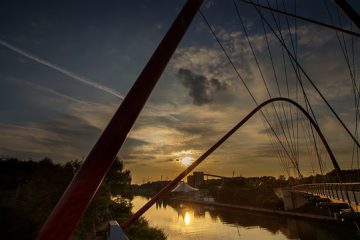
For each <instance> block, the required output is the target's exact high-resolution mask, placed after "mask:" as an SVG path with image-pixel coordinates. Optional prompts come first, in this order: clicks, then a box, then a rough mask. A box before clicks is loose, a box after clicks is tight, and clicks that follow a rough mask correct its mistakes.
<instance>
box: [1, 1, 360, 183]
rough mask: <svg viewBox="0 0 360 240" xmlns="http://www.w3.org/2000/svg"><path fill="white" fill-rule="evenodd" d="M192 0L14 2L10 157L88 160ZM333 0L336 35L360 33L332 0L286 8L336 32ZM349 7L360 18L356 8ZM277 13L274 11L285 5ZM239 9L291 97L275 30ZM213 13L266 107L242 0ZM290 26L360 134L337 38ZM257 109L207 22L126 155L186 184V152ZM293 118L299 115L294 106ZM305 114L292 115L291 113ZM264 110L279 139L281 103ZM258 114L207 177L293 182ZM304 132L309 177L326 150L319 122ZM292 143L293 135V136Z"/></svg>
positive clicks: (342, 158)
mask: <svg viewBox="0 0 360 240" xmlns="http://www.w3.org/2000/svg"><path fill="white" fill-rule="evenodd" d="M184 2H185V1H183V0H176V1H175V0H174V1H150V0H148V1H145V0H144V1H107V2H106V3H104V2H100V1H98V2H97V1H76V2H72V1H61V2H58V3H49V2H46V1H45V2H40V1H39V2H29V1H3V2H2V4H1V8H0V102H1V104H0V155H1V156H3V157H9V156H17V157H19V158H22V159H27V158H33V159H41V158H43V157H45V156H47V157H50V158H52V159H53V160H54V161H55V162H66V161H69V160H73V159H79V160H81V159H83V158H85V157H86V155H87V153H88V152H89V151H90V149H91V147H92V146H93V145H94V143H95V142H96V139H97V138H98V137H99V135H100V134H101V131H102V129H104V127H105V126H106V124H107V122H108V121H109V119H110V117H111V115H112V114H113V113H114V111H115V109H116V108H117V106H119V104H120V103H121V101H122V99H123V96H125V95H126V93H127V92H128V90H129V88H130V87H131V85H132V84H133V83H134V81H135V80H136V78H137V76H138V75H139V73H140V72H141V70H142V68H143V67H144V65H145V64H146V62H147V60H148V59H149V57H150V56H151V54H152V52H153V51H154V49H155V48H156V46H157V45H158V44H159V42H160V40H161V39H162V37H163V36H164V34H165V33H166V31H167V29H168V28H169V26H170V24H171V22H172V21H173V20H174V18H175V16H176V14H177V13H178V12H179V10H180V9H181V7H182V6H183V4H184ZM260 2H261V3H262V4H267V2H266V1H260ZM324 2H326V3H327V4H328V6H329V8H330V11H331V13H332V16H333V17H334V19H335V24H336V25H337V26H341V27H343V28H346V29H351V28H352V29H353V30H354V31H358V32H360V30H359V29H356V27H354V26H351V24H350V21H349V20H348V19H347V17H346V16H344V14H343V13H342V12H339V16H340V18H338V15H337V14H338V13H337V11H336V8H335V6H334V4H333V2H332V1H327V0H325V1H315V2H314V1H295V0H291V1H286V3H285V5H286V9H287V10H288V11H291V12H294V6H295V3H296V7H297V13H298V14H299V15H302V16H306V17H310V18H312V19H316V20H319V21H323V22H327V23H330V24H331V20H330V18H329V15H328V13H327V11H326V8H325V5H324ZM349 2H350V3H351V4H352V5H353V6H354V8H355V9H357V10H359V8H360V4H359V3H358V2H357V1H349ZM270 4H271V5H272V6H276V1H270ZM278 4H282V1H278ZM238 6H239V10H240V14H241V17H242V19H243V20H244V23H245V27H246V30H247V33H248V35H249V39H250V41H251V43H252V46H253V47H254V49H255V54H256V56H257V58H258V60H259V63H260V66H261V68H262V71H263V75H264V77H265V79H266V81H267V83H268V87H269V90H270V93H271V96H273V97H274V96H279V93H278V90H277V87H276V84H275V77H274V73H273V70H272V65H271V62H270V57H269V53H268V49H267V43H266V37H267V38H268V39H267V40H268V41H269V47H270V49H271V53H272V57H273V59H274V68H275V69H276V74H277V77H278V81H279V84H280V92H281V94H283V95H287V92H286V84H285V73H284V67H283V61H284V60H283V58H282V49H281V46H280V44H279V43H278V41H277V40H276V39H275V38H274V36H273V35H272V34H271V33H270V32H269V29H268V28H266V37H265V34H264V30H263V28H262V24H261V21H260V18H259V16H258V14H257V12H256V11H255V10H254V8H252V7H250V6H248V5H246V4H243V3H238ZM202 11H203V13H204V15H205V16H206V17H207V19H208V20H209V22H210V24H211V25H212V27H213V29H214V30H215V33H216V34H217V36H218V38H219V39H220V41H221V42H222V44H223V45H224V47H225V49H226V50H227V51H228V53H229V55H230V57H231V59H232V60H233V62H234V63H235V65H236V67H237V69H238V71H239V72H240V73H241V75H242V76H243V77H244V79H245V81H246V83H247V84H248V86H249V88H250V90H251V91H252V93H253V94H254V96H255V97H256V100H257V101H258V102H261V101H264V100H266V99H268V98H269V96H268V94H267V91H266V88H265V86H264V83H263V82H262V79H261V75H260V73H259V71H258V69H257V67H256V64H255V61H254V56H253V55H252V52H251V49H250V48H249V44H248V42H247V39H246V37H245V33H244V30H243V29H242V26H241V24H240V21H239V19H238V16H237V15H236V12H235V10H234V5H233V2H232V1H205V2H204V4H203V6H202ZM264 14H265V17H266V18H267V19H268V20H269V21H270V22H271V24H273V26H275V23H274V20H273V18H272V16H271V15H270V14H268V13H267V12H265V11H264ZM275 17H277V15H275ZM338 19H340V20H341V21H339V20H338ZM289 26H290V30H289V28H288V27H287V25H286V21H285V18H282V19H281V32H282V34H283V36H284V38H285V41H286V43H287V44H288V46H289V47H291V40H290V36H292V37H294V36H295V34H294V33H295V32H296V36H297V52H298V58H299V61H300V63H301V64H302V66H303V67H304V69H305V70H306V71H307V73H308V74H309V75H310V76H311V78H312V79H313V80H314V82H315V83H316V84H317V86H318V87H319V88H320V89H321V91H322V92H323V93H324V95H325V96H326V98H327V99H328V100H329V102H330V103H331V105H332V106H333V107H334V109H335V110H336V111H337V112H338V114H339V115H340V116H341V118H342V119H343V120H344V122H345V123H346V125H347V126H348V127H349V128H350V129H351V131H352V132H353V133H354V129H355V123H356V121H355V106H354V94H353V87H352V84H351V78H350V74H349V69H348V68H347V66H346V63H345V60H344V59H345V58H344V55H343V53H342V52H341V49H340V46H339V43H338V40H337V36H336V34H335V33H334V31H332V30H328V29H326V28H323V27H319V26H314V25H313V24H309V23H305V22H302V21H297V22H296V30H295V22H294V20H293V19H290V22H289ZM289 31H290V32H291V33H292V34H291V35H290V34H289ZM339 36H340V39H341V40H342V39H344V41H345V43H346V49H347V51H348V55H349V56H350V59H351V61H352V59H354V66H355V67H354V68H352V69H351V70H352V71H353V72H354V73H355V77H354V80H355V81H356V82H357V86H359V77H358V75H359V74H360V72H359V67H358V62H359V51H360V46H359V39H356V38H351V37H350V36H348V35H342V34H340V35H339ZM352 45H353V46H354V47H353V48H352ZM352 50H354V51H352ZM352 56H354V58H352ZM285 62H286V67H287V78H288V85H289V89H290V92H289V95H290V97H291V98H293V99H296V87H297V88H299V86H298V84H296V77H295V74H294V71H293V70H292V69H291V64H290V61H289V58H285ZM302 77H303V78H304V76H302ZM304 84H305V89H306V92H307V94H308V96H309V99H310V101H311V103H312V106H313V109H314V111H315V114H316V117H317V119H318V121H319V124H320V126H321V129H322V130H323V132H324V134H325V136H326V137H327V139H328V141H329V143H330V146H331V147H332V148H333V150H334V152H335V155H336V157H337V158H338V161H339V162H340V165H341V166H343V167H344V168H351V159H352V158H353V155H352V151H353V145H352V142H351V140H350V138H349V137H348V136H347V135H346V133H345V131H343V129H341V126H340V125H339V123H338V122H337V121H336V120H335V118H334V117H333V115H332V114H331V112H330V111H329V110H328V108H327V107H326V106H325V105H324V103H323V102H322V100H321V99H320V98H319V96H318V95H317V94H316V92H315V91H314V90H313V89H312V87H311V86H310V85H309V84H308V82H306V80H305V79H304ZM301 94H302V93H301V91H300V90H299V89H298V99H299V102H300V103H301V104H302V105H303V106H305V105H304V101H303V98H302V95H301ZM280 106H281V105H277V107H280ZM254 107H255V104H254V102H253V101H252V100H251V98H250V97H249V95H248V93H247V91H246V89H245V88H244V86H243V84H242V82H241V81H240V79H239V78H238V76H237V75H236V74H235V72H234V70H233V69H232V68H231V65H230V64H229V63H228V62H227V60H226V58H225V56H224V54H223V52H222V51H221V49H220V48H219V46H218V44H217V43H216V41H215V40H214V38H213V36H212V35H211V33H210V31H209V29H208V28H207V26H206V24H205V23H204V21H203V19H202V18H201V17H200V15H199V14H198V15H197V16H196V17H195V19H194V21H193V23H192V25H191V27H190V29H189V30H188V32H187V33H186V35H185V37H184V39H183V40H182V42H181V44H180V46H179V47H178V49H177V51H176V53H175V54H174V56H173V58H172V60H171V61H170V63H169V65H168V66H167V68H166V70H165V72H164V74H163V76H162V77H161V79H160V81H159V83H158V85H157V86H156V88H155V90H154V91H153V93H152V95H151V97H150V99H149V101H148V103H147V104H146V106H145V108H144V110H143V112H142V113H141V115H140V117H139V118H138V120H137V122H136V124H135V125H134V127H133V129H132V131H131V133H130V135H129V138H128V140H127V141H126V143H125V145H124V147H123V148H122V149H121V150H120V152H119V156H120V158H121V159H123V160H124V163H125V166H126V167H127V168H129V169H130V170H131V171H132V175H133V178H134V180H135V182H141V181H142V180H143V178H146V179H147V178H148V177H149V178H150V179H151V180H156V179H160V176H163V178H164V179H165V178H171V177H174V176H175V175H176V174H177V173H179V172H180V171H181V170H182V169H184V166H183V165H182V164H181V163H180V162H181V161H180V160H181V159H182V158H183V157H191V158H196V157H198V156H199V155H200V154H201V153H203V152H204V151H205V150H206V149H207V148H208V147H210V146H211V145H212V144H213V143H214V142H215V141H216V140H217V139H218V138H220V137H221V136H222V135H223V134H224V133H225V132H226V131H227V130H228V129H229V128H230V127H232V126H233V125H235V124H236V123H237V121H239V120H240V119H241V118H242V117H244V116H245V115H246V114H247V113H248V112H249V111H250V110H252V109H253V108H254ZM286 111H288V112H287V113H288V114H289V113H290V110H289V109H288V108H287V110H286ZM295 112H296V111H295V109H293V111H292V113H293V114H295ZM266 114H269V115H268V116H269V118H270V119H271V122H272V123H273V125H274V126H275V128H276V129H277V131H280V130H279V124H278V123H277V122H276V121H275V119H274V111H273V109H272V108H271V107H269V108H267V109H266ZM259 116H260V115H257V117H255V118H253V120H252V121H251V122H249V123H248V124H246V125H245V127H244V128H242V129H241V130H239V131H238V133H236V135H235V136H234V137H232V138H231V140H229V141H228V142H227V143H226V144H225V145H224V146H222V147H221V148H220V149H219V150H218V151H216V152H215V153H214V155H212V156H211V157H210V158H209V159H208V160H206V162H204V163H203V164H202V165H201V166H200V167H199V170H203V171H206V172H209V173H213V174H223V175H231V174H232V172H233V171H235V174H236V175H240V174H241V175H245V176H252V175H275V176H277V175H279V174H285V172H284V171H282V167H281V164H280V163H279V154H280V156H281V154H282V155H284V153H283V151H282V152H281V151H280V152H279V151H278V150H279V149H280V150H281V148H279V146H280V145H279V144H278V143H276V141H274V138H270V137H269V136H268V133H269V127H268V126H267V125H266V124H264V122H263V120H262V118H261V117H259ZM294 116H295V115H294ZM292 126H293V125H292ZM298 126H300V129H301V130H300V132H299V133H298V135H299V136H298V142H299V144H298V146H299V148H298V149H299V156H300V159H299V162H300V165H301V170H303V172H304V174H310V173H314V172H319V169H318V167H317V164H316V159H315V158H316V157H314V148H313V147H311V146H310V144H309V141H311V139H310V138H309V136H310V135H308V133H307V131H308V130H306V129H308V127H306V126H307V125H306V123H305V121H303V120H301V119H300V120H299V121H298ZM279 133H280V132H279ZM288 134H290V135H289V136H291V132H290V133H288ZM282 139H283V141H285V139H284V138H282ZM309 139H310V140H309ZM292 141H295V140H292ZM319 145H321V144H320V142H319ZM274 149H275V150H274ZM320 151H321V156H322V158H323V161H324V162H325V165H326V169H328V170H330V169H331V165H330V162H329V159H328V157H327V156H326V154H325V153H324V150H323V148H321V149H320ZM355 165H356V159H355V161H353V166H355ZM290 172H291V171H290ZM285 175H286V174H285Z"/></svg>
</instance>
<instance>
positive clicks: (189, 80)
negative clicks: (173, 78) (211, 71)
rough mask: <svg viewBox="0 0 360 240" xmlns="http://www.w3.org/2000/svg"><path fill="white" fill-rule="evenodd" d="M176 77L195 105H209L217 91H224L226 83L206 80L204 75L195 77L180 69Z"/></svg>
mask: <svg viewBox="0 0 360 240" xmlns="http://www.w3.org/2000/svg"><path fill="white" fill-rule="evenodd" d="M178 77H179V79H180V81H181V83H182V84H183V85H184V86H185V87H186V88H188V89H189V95H190V96H191V97H192V98H193V103H194V104H195V105H203V104H207V103H211V102H212V101H213V99H214V95H215V94H216V93H217V92H218V91H222V90H226V89H227V88H228V86H229V84H228V83H227V82H222V81H220V80H219V79H217V78H207V77H205V76H204V75H197V74H195V73H193V72H192V71H191V70H189V69H184V68H180V69H179V71H178Z"/></svg>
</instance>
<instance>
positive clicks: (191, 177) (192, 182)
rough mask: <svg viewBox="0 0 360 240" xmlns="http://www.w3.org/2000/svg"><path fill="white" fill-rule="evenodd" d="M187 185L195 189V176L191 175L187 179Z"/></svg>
mask: <svg viewBox="0 0 360 240" xmlns="http://www.w3.org/2000/svg"><path fill="white" fill-rule="evenodd" d="M187 184H189V185H190V186H192V187H195V180H194V176H193V175H189V176H188V177H187Z"/></svg>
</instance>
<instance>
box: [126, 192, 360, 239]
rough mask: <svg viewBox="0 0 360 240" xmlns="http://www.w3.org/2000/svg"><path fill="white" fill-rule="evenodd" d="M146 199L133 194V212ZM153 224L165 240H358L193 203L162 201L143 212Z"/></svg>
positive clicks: (350, 234)
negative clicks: (165, 237) (161, 231)
mask: <svg viewBox="0 0 360 240" xmlns="http://www.w3.org/2000/svg"><path fill="white" fill-rule="evenodd" d="M146 202H147V199H146V198H144V197H140V196H136V197H135V198H134V200H133V204H134V208H133V211H136V210H138V209H139V208H140V207H142V206H143V205H144V204H145V203H146ZM145 218H146V219H147V220H148V221H149V223H150V225H151V226H153V227H159V228H161V229H162V230H163V231H164V232H165V233H166V234H167V236H168V240H180V239H181V240H184V239H186V240H195V239H209V240H215V239H216V240H219V239H251V240H252V239H264V240H265V239H271V240H275V239H276V240H278V239H279V240H280V239H281V240H282V239H314V240H340V239H341V240H345V239H360V235H359V234H358V233H357V232H356V231H355V229H354V228H351V227H348V226H339V225H333V224H331V225H328V224H324V223H321V222H314V221H302V220H296V219H291V218H282V217H274V216H269V215H262V214H249V213H248V212H244V211H238V210H223V209H218V208H212V207H204V206H199V205H195V204H180V203H178V202H169V201H166V202H161V203H157V204H156V205H154V206H153V207H152V208H150V209H149V210H148V211H147V212H146V213H145Z"/></svg>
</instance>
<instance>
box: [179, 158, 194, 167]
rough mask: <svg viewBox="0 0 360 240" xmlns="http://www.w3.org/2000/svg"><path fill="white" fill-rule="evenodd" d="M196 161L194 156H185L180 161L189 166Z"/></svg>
mask: <svg viewBox="0 0 360 240" xmlns="http://www.w3.org/2000/svg"><path fill="white" fill-rule="evenodd" d="M193 161H194V159H193V158H192V157H183V158H182V159H181V160H180V162H181V163H182V164H183V165H185V166H189V165H190V164H192V163H193Z"/></svg>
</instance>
